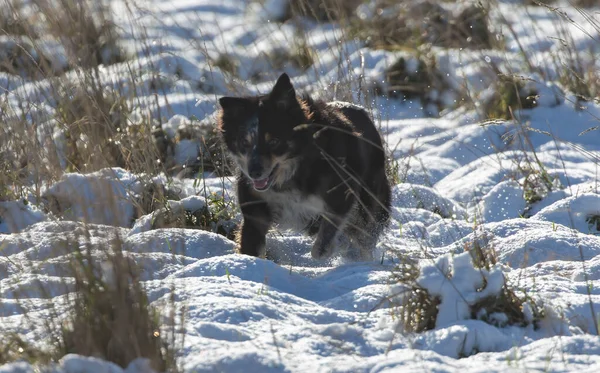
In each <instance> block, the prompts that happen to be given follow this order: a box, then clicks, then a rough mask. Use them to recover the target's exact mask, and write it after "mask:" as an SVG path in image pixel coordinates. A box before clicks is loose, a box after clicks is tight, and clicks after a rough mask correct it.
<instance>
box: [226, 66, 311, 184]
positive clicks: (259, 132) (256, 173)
mask: <svg viewBox="0 0 600 373" xmlns="http://www.w3.org/2000/svg"><path fill="white" fill-rule="evenodd" d="M219 104H220V105H221V111H220V113H219V129H220V130H221V132H222V134H223V139H224V141H225V144H226V146H227V149H228V150H229V152H230V153H231V155H232V156H233V158H234V159H235V161H236V162H237V164H238V165H239V167H240V169H241V171H242V173H243V174H244V175H245V176H246V177H247V178H248V180H250V182H251V183H252V186H253V187H254V189H255V190H257V191H266V190H268V189H269V188H270V187H271V186H273V185H276V186H281V185H283V184H284V183H285V182H286V181H288V180H289V179H291V178H292V176H293V175H294V172H295V170H296V165H297V163H298V157H299V156H300V154H301V153H302V151H303V142H305V140H304V139H303V138H304V137H305V135H304V134H303V132H305V131H302V130H300V131H298V128H296V127H297V126H299V125H301V124H305V123H307V120H308V119H309V117H310V114H309V113H308V110H307V109H306V105H304V104H303V102H302V101H299V100H298V98H297V97H296V92H295V90H294V87H293V86H292V83H291V82H290V78H289V77H288V76H287V74H282V75H281V76H280V77H279V79H278V80H277V83H275V86H274V87H273V89H272V91H271V92H270V93H269V94H267V95H264V96H257V97H221V98H220V99H219ZM295 128H296V129H295Z"/></svg>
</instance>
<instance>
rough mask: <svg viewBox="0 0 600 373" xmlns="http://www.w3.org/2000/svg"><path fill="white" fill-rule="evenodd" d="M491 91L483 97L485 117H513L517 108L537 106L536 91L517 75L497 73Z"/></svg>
mask: <svg viewBox="0 0 600 373" xmlns="http://www.w3.org/2000/svg"><path fill="white" fill-rule="evenodd" d="M498 78H499V79H498V80H495V81H494V82H493V83H492V86H491V89H490V90H489V91H488V92H491V94H489V95H488V96H487V97H484V98H483V100H482V101H483V103H482V109H483V115H484V117H485V118H487V119H514V118H515V115H516V113H517V111H518V110H521V109H533V108H535V107H536V106H537V101H536V97H537V95H538V92H537V91H536V90H535V88H533V87H532V86H531V85H528V84H526V82H525V81H523V80H522V79H521V78H519V77H514V76H509V75H503V74H498Z"/></svg>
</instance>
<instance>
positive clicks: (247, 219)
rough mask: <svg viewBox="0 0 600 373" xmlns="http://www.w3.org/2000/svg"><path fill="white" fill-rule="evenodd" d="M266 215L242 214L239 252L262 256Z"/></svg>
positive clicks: (263, 254) (266, 230)
mask: <svg viewBox="0 0 600 373" xmlns="http://www.w3.org/2000/svg"><path fill="white" fill-rule="evenodd" d="M267 221H268V220H267V216H266V215H262V216H257V215H247V214H244V221H243V223H242V229H241V231H242V232H241V237H240V238H241V240H240V241H241V242H240V253H241V254H246V255H251V256H257V257H261V258H264V256H265V242H266V236H267V232H268V231H269V224H268V223H267Z"/></svg>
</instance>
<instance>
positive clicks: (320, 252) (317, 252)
mask: <svg viewBox="0 0 600 373" xmlns="http://www.w3.org/2000/svg"><path fill="white" fill-rule="evenodd" d="M333 251H334V246H333V244H332V243H331V242H330V243H329V244H328V245H327V244H325V243H324V242H323V241H322V240H319V239H317V240H316V241H315V243H314V244H313V246H312V249H311V251H310V253H311V255H312V257H313V259H320V260H322V259H329V258H330V257H331V256H332V255H333Z"/></svg>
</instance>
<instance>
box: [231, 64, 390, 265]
mask: <svg viewBox="0 0 600 373" xmlns="http://www.w3.org/2000/svg"><path fill="white" fill-rule="evenodd" d="M219 103H220V105H221V107H222V110H221V111H220V113H219V129H220V130H221V132H222V136H223V139H224V142H225V144H226V146H227V149H228V150H229V152H230V153H231V155H232V157H233V158H234V159H235V160H236V161H237V163H238V166H239V167H240V171H241V173H240V175H239V178H238V183H237V194H238V201H239V204H240V207H241V210H242V215H243V218H244V220H243V223H242V225H241V232H240V239H241V242H240V252H241V253H242V254H248V255H253V256H264V255H265V236H266V234H267V232H268V230H269V229H270V228H271V227H272V226H273V225H279V226H281V227H284V228H293V229H296V230H303V231H305V232H306V233H308V234H310V235H316V239H315V241H314V244H313V248H312V251H311V253H312V256H313V258H318V259H319V258H328V257H330V256H331V255H333V253H334V251H335V249H336V247H339V246H346V245H347V247H348V249H349V251H348V252H347V253H346V256H348V257H351V258H356V259H363V260H369V259H372V250H373V248H374V246H375V243H376V241H377V238H378V236H379V234H380V233H381V231H382V229H383V228H384V227H385V224H386V223H387V221H388V219H389V207H390V185H389V182H388V179H387V176H386V169H385V152H384V150H383V144H382V140H381V137H380V136H379V133H378V131H377V129H376V128H375V125H374V124H373V122H372V121H371V120H370V119H369V116H368V115H367V113H366V112H365V111H364V110H363V109H362V108H360V107H358V106H355V105H352V104H348V103H340V102H335V103H325V102H322V101H313V100H312V99H311V98H310V97H308V96H305V97H302V98H300V97H297V96H296V92H295V90H294V87H293V86H292V83H291V82H290V79H289V77H288V76H287V75H286V74H283V75H281V76H280V77H279V79H278V80H277V83H276V84H275V86H274V87H273V90H272V91H271V92H270V93H269V94H267V95H263V96H256V97H245V98H239V97H222V98H221V99H220V100H219Z"/></svg>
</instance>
